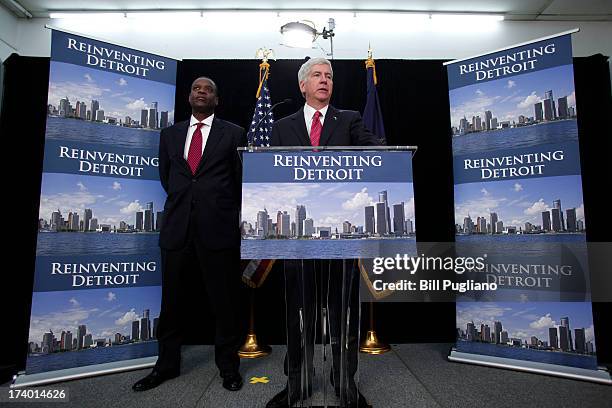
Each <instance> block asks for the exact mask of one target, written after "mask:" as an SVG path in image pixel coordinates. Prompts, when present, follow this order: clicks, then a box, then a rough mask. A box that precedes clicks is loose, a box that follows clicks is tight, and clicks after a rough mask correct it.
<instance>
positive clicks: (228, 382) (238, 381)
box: [223, 373, 242, 391]
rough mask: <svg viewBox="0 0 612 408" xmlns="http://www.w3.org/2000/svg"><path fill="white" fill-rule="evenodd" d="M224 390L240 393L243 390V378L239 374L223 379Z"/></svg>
mask: <svg viewBox="0 0 612 408" xmlns="http://www.w3.org/2000/svg"><path fill="white" fill-rule="evenodd" d="M223 388H225V389H226V390H229V391H238V390H239V389H241V388H242V377H241V376H240V374H239V373H236V374H232V375H230V376H229V377H225V378H223Z"/></svg>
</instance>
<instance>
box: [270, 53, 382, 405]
mask: <svg viewBox="0 0 612 408" xmlns="http://www.w3.org/2000/svg"><path fill="white" fill-rule="evenodd" d="M298 82H299V86H300V91H301V92H302V95H303V96H304V99H306V104H305V105H304V107H303V108H301V109H300V110H299V111H297V112H296V113H294V114H293V115H290V116H288V117H286V118H283V119H281V120H278V121H277V122H275V123H274V127H273V129H272V137H271V142H270V145H271V146H376V145H379V142H378V139H377V138H376V136H375V135H374V134H372V133H371V132H369V131H368V130H367V129H366V128H365V127H364V125H363V121H362V120H361V115H360V114H359V112H355V111H349V110H339V109H336V108H334V107H333V106H331V105H330V104H329V101H330V99H331V95H332V91H333V71H332V67H331V63H330V62H329V61H328V60H327V59H325V58H313V59H310V60H308V61H307V62H305V63H304V64H303V65H302V66H301V67H300V70H299V72H298ZM343 263H344V265H343ZM354 264H355V262H353V261H352V260H344V261H343V260H334V261H315V260H297V261H286V262H285V276H286V284H285V288H286V292H287V293H286V299H287V343H288V344H287V354H286V356H285V374H286V375H287V376H288V382H287V386H286V387H285V389H283V390H282V391H281V392H280V393H279V394H277V395H276V396H275V397H274V398H272V399H271V400H270V401H269V402H268V404H267V408H280V407H287V406H291V405H292V404H294V403H295V402H297V401H298V400H300V399H306V398H308V397H309V394H310V393H311V391H312V376H313V372H314V368H313V364H312V359H313V353H314V351H313V346H314V337H315V336H314V332H315V321H317V318H316V314H317V311H316V299H317V297H318V296H319V294H322V296H321V302H322V304H323V307H325V308H326V309H327V310H328V313H329V315H328V316H327V317H326V319H327V323H326V326H328V327H329V332H330V334H331V343H332V354H333V364H332V365H333V367H332V370H331V373H330V377H331V378H330V379H331V381H332V384H333V385H334V389H335V391H336V394H337V395H338V396H339V397H340V400H341V402H342V403H343V406H348V407H367V406H369V405H368V404H367V402H366V400H365V398H364V397H363V395H361V393H360V392H358V390H357V387H356V384H355V380H354V375H355V373H356V371H357V353H358V338H357V337H358V336H357V330H358V325H359V319H358V317H359V313H358V312H357V310H358V308H359V276H358V274H357V273H356V272H357V270H356V268H354ZM343 275H344V276H343ZM343 280H344V282H343ZM343 284H344V287H345V288H347V290H346V291H343V290H342V286H343ZM326 292H327V293H326ZM347 306H348V308H350V309H352V311H353V312H352V313H350V318H349V320H350V321H349V328H348V330H347V331H346V332H344V336H341V332H343V330H342V329H341V322H344V321H346V320H345V318H346V314H345V313H344V312H343V310H346V307H347ZM324 324H325V323H324ZM302 333H304V338H305V342H304V341H302V340H303V338H302ZM346 337H347V338H348V342H347V344H348V348H347V349H343V348H342V347H340V342H341V341H342V340H343V339H344V338H346ZM341 373H342V374H341ZM341 384H343V386H342V387H341ZM341 392H342V395H340V393H341Z"/></svg>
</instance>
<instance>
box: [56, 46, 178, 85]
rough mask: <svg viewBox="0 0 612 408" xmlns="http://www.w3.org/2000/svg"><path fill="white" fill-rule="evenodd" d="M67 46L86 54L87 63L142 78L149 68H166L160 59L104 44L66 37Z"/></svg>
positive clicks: (145, 75)
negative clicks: (108, 46) (126, 51)
mask: <svg viewBox="0 0 612 408" xmlns="http://www.w3.org/2000/svg"><path fill="white" fill-rule="evenodd" d="M67 48H68V49H71V50H75V51H79V52H83V53H85V54H87V65H91V66H94V67H99V68H104V69H109V70H111V71H117V72H124V73H126V74H130V75H137V76H141V77H143V78H146V77H147V74H148V73H149V70H150V69H151V68H155V69H158V70H160V71H163V70H164V69H165V68H166V64H165V63H164V61H162V60H157V59H154V58H149V57H143V56H141V55H136V54H128V53H125V52H123V51H119V50H113V49H110V48H106V47H104V46H98V45H93V44H88V43H85V42H81V41H77V40H75V39H74V38H68V45H67Z"/></svg>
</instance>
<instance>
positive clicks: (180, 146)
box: [173, 121, 191, 174]
mask: <svg viewBox="0 0 612 408" xmlns="http://www.w3.org/2000/svg"><path fill="white" fill-rule="evenodd" d="M188 128H189V121H184V122H179V123H177V124H176V127H175V132H176V133H175V134H174V135H173V140H174V146H175V150H176V156H177V159H178V162H179V163H180V164H181V166H182V167H183V168H184V170H185V171H187V172H188V173H190V174H191V169H190V168H189V163H187V160H185V157H184V155H185V141H186V140H187V129H188Z"/></svg>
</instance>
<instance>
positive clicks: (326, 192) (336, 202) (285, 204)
mask: <svg viewBox="0 0 612 408" xmlns="http://www.w3.org/2000/svg"><path fill="white" fill-rule="evenodd" d="M382 191H387V199H388V206H389V209H390V211H391V214H390V218H391V220H392V219H393V205H394V204H398V203H401V202H404V216H405V219H406V220H412V223H413V227H414V229H416V223H415V216H414V193H413V187H412V183H334V184H314V183H246V184H244V185H243V192H242V221H245V222H248V223H251V224H252V226H253V227H254V226H255V223H256V221H257V213H258V212H259V211H262V210H264V208H265V209H266V210H267V212H268V214H269V216H270V217H271V218H273V220H274V222H276V214H277V211H281V212H282V211H286V212H287V213H288V214H289V215H290V216H291V221H294V215H295V211H296V207H297V206H298V205H303V206H305V207H306V218H312V219H313V222H314V227H315V228H316V227H330V228H331V229H332V232H333V231H334V230H335V229H336V228H337V229H338V231H340V232H342V228H343V222H345V221H348V222H350V223H351V225H355V226H365V215H364V208H365V207H366V206H371V205H375V203H377V202H378V201H379V193H380V192H382Z"/></svg>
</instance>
